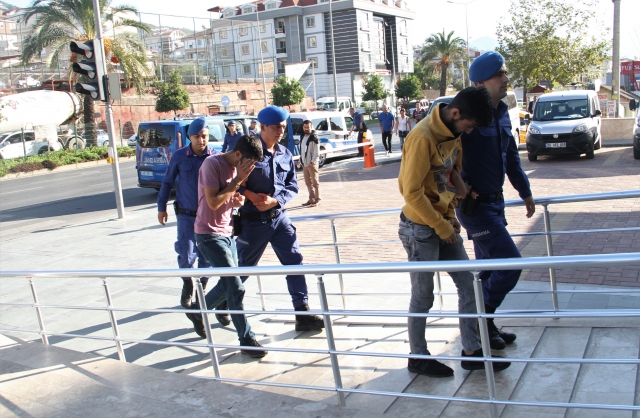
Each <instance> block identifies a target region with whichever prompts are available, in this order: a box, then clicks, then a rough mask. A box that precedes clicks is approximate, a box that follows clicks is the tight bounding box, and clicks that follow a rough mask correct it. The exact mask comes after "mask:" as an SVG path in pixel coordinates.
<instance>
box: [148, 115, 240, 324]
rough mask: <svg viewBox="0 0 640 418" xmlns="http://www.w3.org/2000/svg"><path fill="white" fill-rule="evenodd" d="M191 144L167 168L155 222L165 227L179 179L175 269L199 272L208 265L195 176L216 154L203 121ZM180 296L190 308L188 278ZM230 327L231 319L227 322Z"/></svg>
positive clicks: (189, 132)
mask: <svg viewBox="0 0 640 418" xmlns="http://www.w3.org/2000/svg"><path fill="white" fill-rule="evenodd" d="M187 136H188V137H189V141H191V143H190V144H188V145H187V146H185V147H183V148H180V149H179V150H177V151H176V152H175V153H173V155H172V156H171V161H169V167H168V168H167V172H166V173H165V175H164V180H163V181H162V187H161V188H160V192H159V193H158V200H157V204H158V222H160V224H161V225H166V222H167V220H168V219H169V214H168V213H167V202H168V201H169V196H170V194H171V189H173V186H174V184H175V182H176V178H177V177H178V175H179V176H180V181H179V182H178V186H177V188H176V199H175V201H174V202H173V208H174V210H175V213H176V216H177V218H178V240H177V241H176V243H175V250H176V252H177V253H178V266H179V267H180V268H183V269H190V268H193V266H194V264H195V262H196V260H198V268H209V267H211V264H209V262H208V261H207V260H206V259H205V258H204V256H203V255H202V254H201V253H200V251H199V250H198V247H196V242H195V235H194V232H193V225H194V223H195V220H196V213H197V211H198V172H199V171H200V166H201V165H202V163H203V162H204V160H205V159H206V158H207V157H208V156H210V155H213V154H215V153H216V151H214V150H212V149H211V148H209V147H208V146H207V142H208V141H209V128H208V126H207V122H206V121H205V119H204V118H198V119H195V120H194V121H193V122H191V125H189V129H188V130H187ZM182 280H183V285H182V296H181V297H180V304H181V305H182V306H183V307H185V308H188V307H190V306H191V299H192V297H193V282H192V281H191V277H183V278H182ZM208 280H209V278H208V277H202V278H201V279H200V281H201V282H202V286H204V287H206V286H207V281H208ZM229 323H231V319H229Z"/></svg>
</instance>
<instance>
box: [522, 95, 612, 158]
mask: <svg viewBox="0 0 640 418" xmlns="http://www.w3.org/2000/svg"><path fill="white" fill-rule="evenodd" d="M601 114H602V113H601V112H600V101H599V100H598V94H597V93H596V92H595V91H594V90H570V91H558V92H553V93H547V94H543V95H542V96H540V97H539V98H538V101H537V102H536V108H535V110H534V113H533V117H532V118H531V124H530V125H529V129H528V131H527V153H528V156H529V161H535V160H537V159H538V155H557V154H578V155H580V154H586V156H587V158H588V159H591V158H593V157H594V151H595V150H597V149H600V147H601V146H602V137H601V135H600V132H601V124H602V121H601V117H600V115H601Z"/></svg>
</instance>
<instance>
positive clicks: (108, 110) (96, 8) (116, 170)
mask: <svg viewBox="0 0 640 418" xmlns="http://www.w3.org/2000/svg"><path fill="white" fill-rule="evenodd" d="M93 13H94V14H95V18H96V39H98V41H99V43H100V48H101V49H102V57H103V59H102V62H99V63H98V62H96V65H101V66H102V71H103V74H105V75H106V74H107V61H106V60H107V57H106V55H105V53H104V38H103V36H102V19H101V17H100V4H99V0H93ZM98 82H99V83H103V82H104V80H98ZM106 99H107V100H106V102H105V103H104V113H105V116H106V119H107V132H108V133H109V147H110V148H111V151H112V152H113V164H112V166H111V172H112V174H113V187H114V189H115V194H116V206H117V208H118V219H124V200H123V199H122V183H121V182H120V164H119V163H118V148H117V147H116V141H115V136H114V135H113V132H114V131H115V127H114V124H113V109H112V107H111V102H110V98H109V96H108V95H107V97H106Z"/></svg>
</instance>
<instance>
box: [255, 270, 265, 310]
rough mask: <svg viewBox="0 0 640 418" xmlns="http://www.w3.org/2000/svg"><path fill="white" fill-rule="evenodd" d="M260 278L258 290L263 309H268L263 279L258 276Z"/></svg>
mask: <svg viewBox="0 0 640 418" xmlns="http://www.w3.org/2000/svg"><path fill="white" fill-rule="evenodd" d="M256 277H257V278H258V291H259V292H260V303H261V304H262V310H263V311H266V310H267V302H266V301H265V300H264V294H263V293H262V292H264V290H263V288H262V279H261V278H260V276H259V275H258V276H256Z"/></svg>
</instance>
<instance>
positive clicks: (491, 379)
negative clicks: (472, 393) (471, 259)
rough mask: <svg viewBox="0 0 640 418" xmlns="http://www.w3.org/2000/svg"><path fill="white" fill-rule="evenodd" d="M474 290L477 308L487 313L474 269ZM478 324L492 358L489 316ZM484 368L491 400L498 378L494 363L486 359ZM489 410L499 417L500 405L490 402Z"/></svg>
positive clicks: (483, 351)
mask: <svg viewBox="0 0 640 418" xmlns="http://www.w3.org/2000/svg"><path fill="white" fill-rule="evenodd" d="M472 273H473V290H474V293H475V296H476V308H477V309H478V313H479V314H484V313H486V312H485V310H484V295H483V293H482V280H480V272H478V271H473V272H472ZM478 325H479V326H480V343H481V344H482V354H484V357H485V359H487V358H491V346H490V344H489V328H488V327H487V318H485V317H481V318H478ZM484 370H485V373H486V376H487V388H488V389H489V400H491V401H493V400H495V399H496V380H495V376H494V375H493V363H492V362H490V361H487V360H485V362H484ZM489 411H490V413H491V418H498V405H496V404H495V403H492V404H489Z"/></svg>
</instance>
